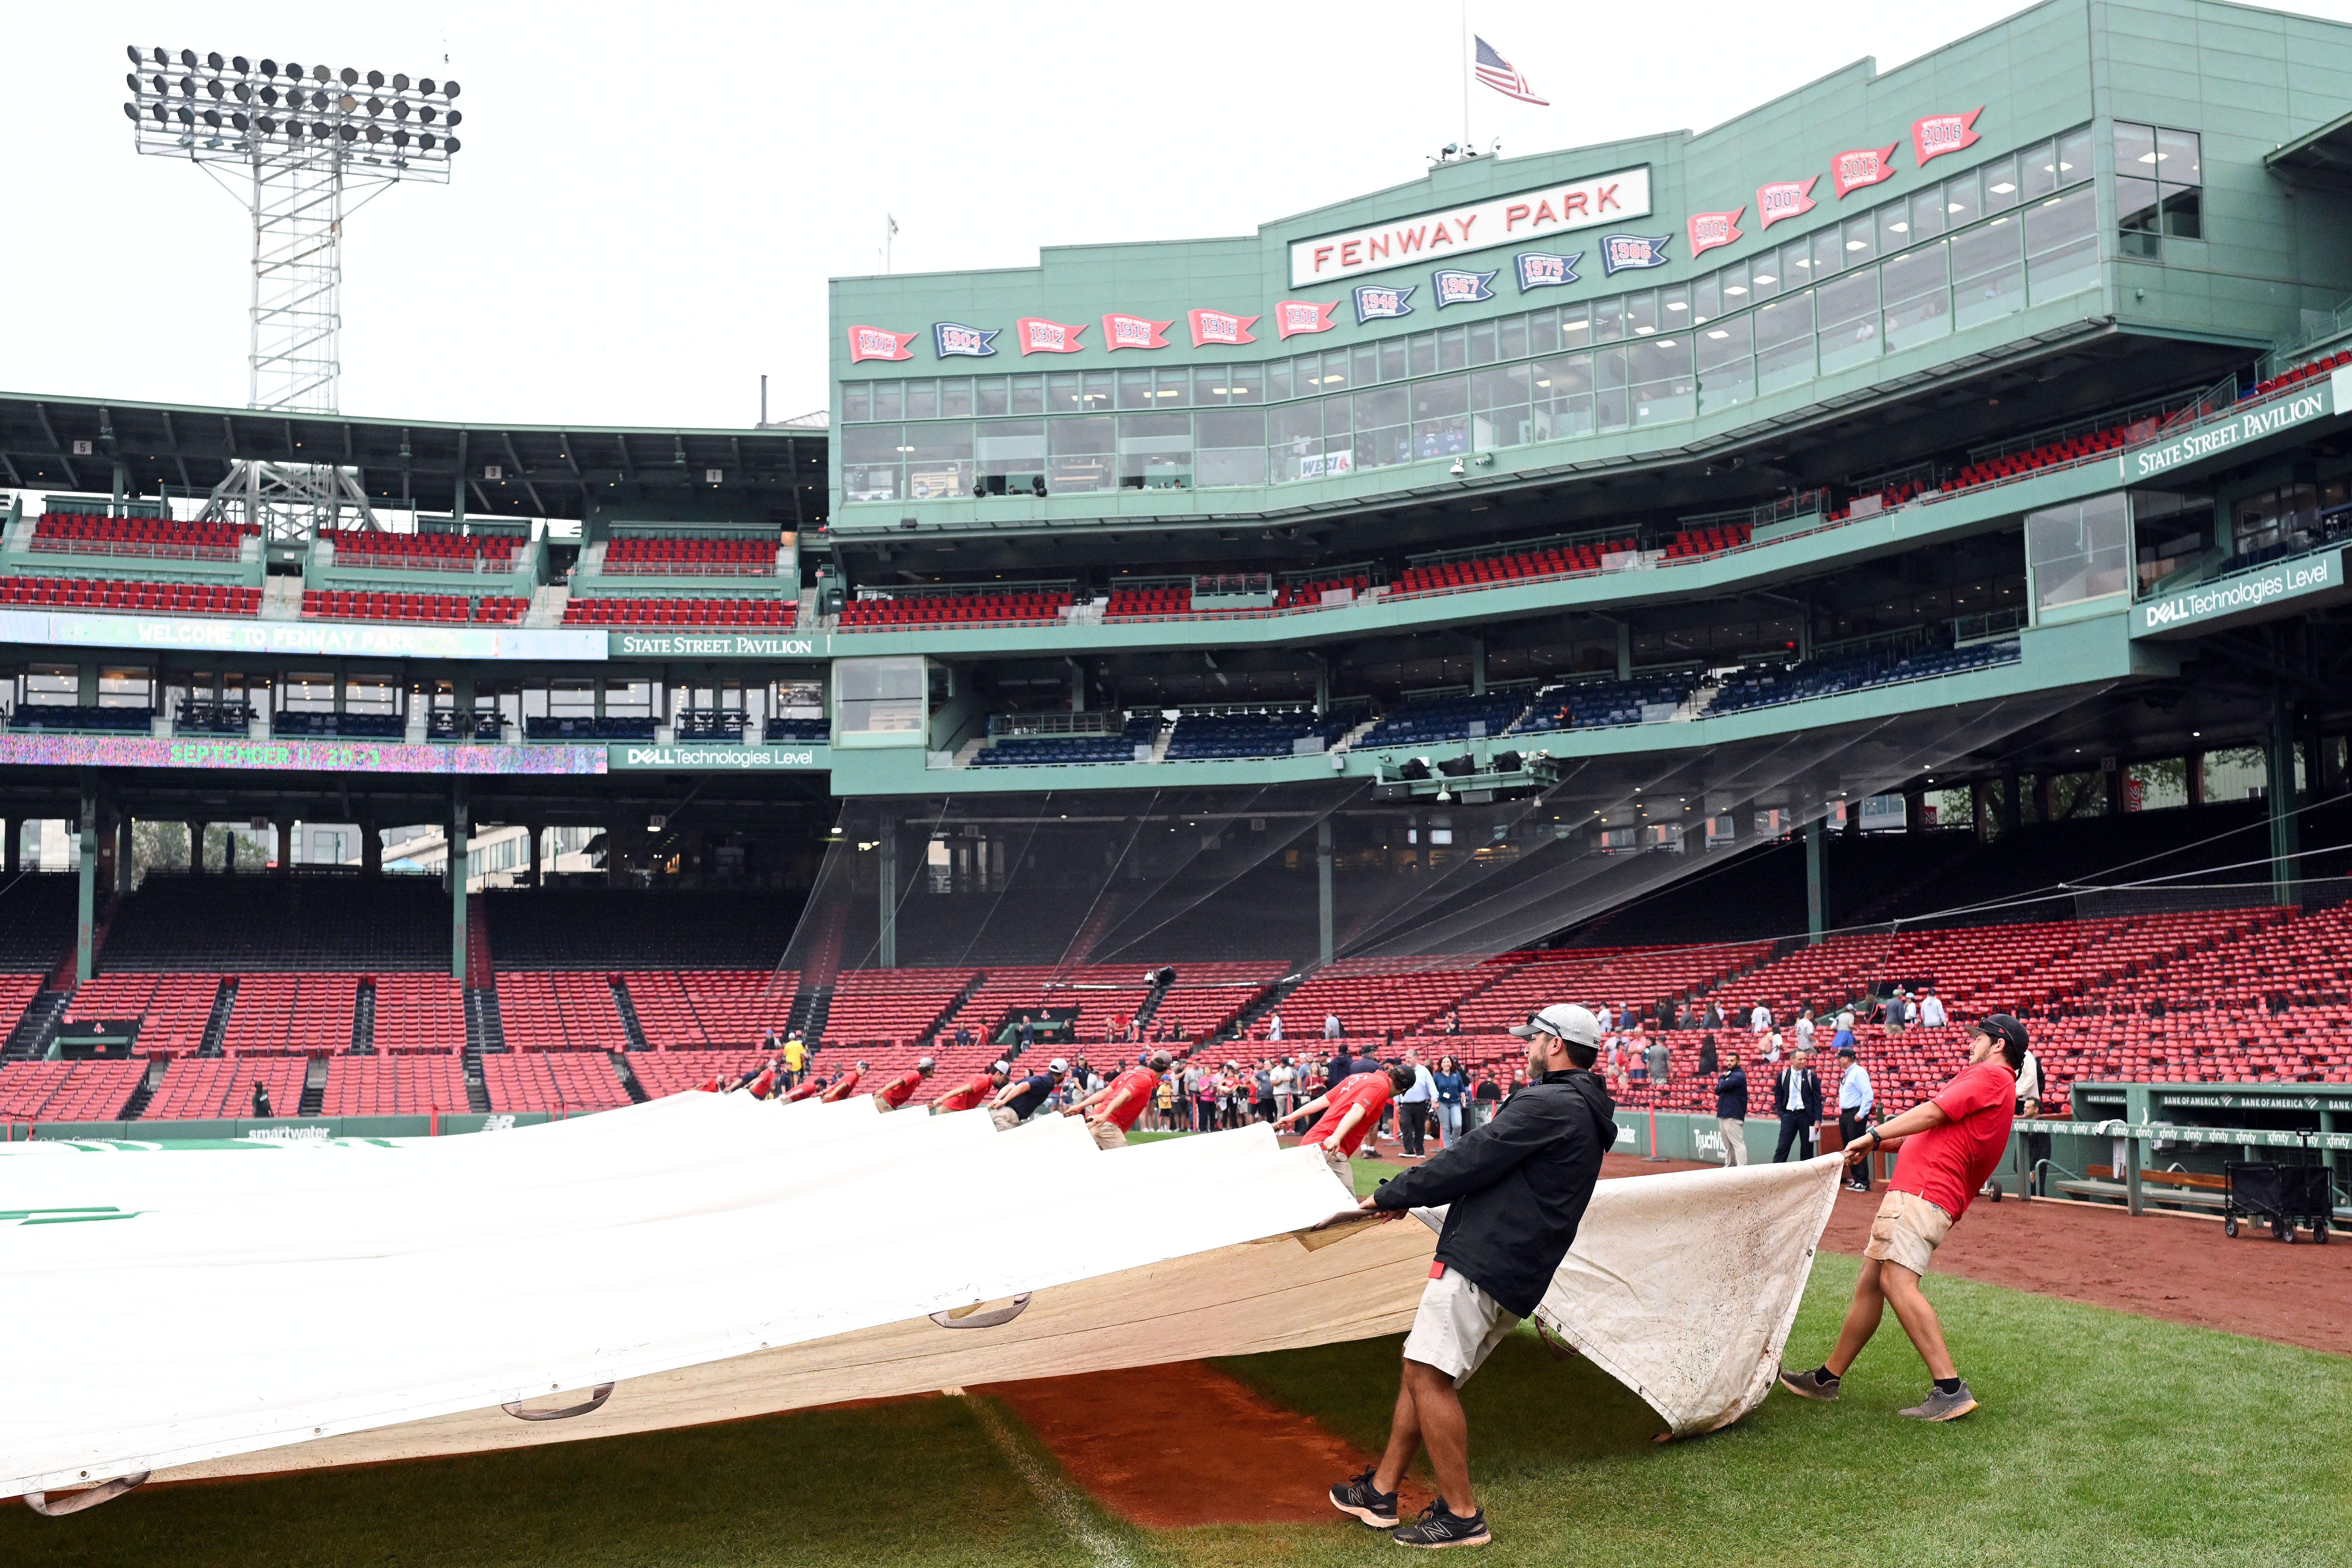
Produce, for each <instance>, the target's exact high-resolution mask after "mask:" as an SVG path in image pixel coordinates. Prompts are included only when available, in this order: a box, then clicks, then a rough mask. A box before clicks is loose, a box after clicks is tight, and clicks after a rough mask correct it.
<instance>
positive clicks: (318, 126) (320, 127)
mask: <svg viewBox="0 0 2352 1568" xmlns="http://www.w3.org/2000/svg"><path fill="white" fill-rule="evenodd" d="M334 133H335V128H334V127H333V126H331V125H330V124H328V123H327V122H326V121H323V120H314V121H311V122H310V134H311V135H313V136H315V137H317V138H318V139H319V140H320V141H321V142H324V141H326V140H328V139H329V138H330V137H331V136H333V135H334Z"/></svg>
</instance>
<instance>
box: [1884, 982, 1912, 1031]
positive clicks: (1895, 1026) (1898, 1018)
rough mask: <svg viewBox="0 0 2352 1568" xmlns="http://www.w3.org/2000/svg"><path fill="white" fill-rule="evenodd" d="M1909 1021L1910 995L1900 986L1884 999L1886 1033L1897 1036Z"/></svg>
mask: <svg viewBox="0 0 2352 1568" xmlns="http://www.w3.org/2000/svg"><path fill="white" fill-rule="evenodd" d="M1910 1019H1911V993H1909V992H1908V991H1906V990H1904V989H1903V987H1901V986H1900V985H1898V986H1896V987H1895V990H1894V992H1893V994H1890V995H1889V996H1888V997H1887V998H1886V1032H1887V1033H1888V1034H1890V1035H1899V1034H1901V1033H1902V1032H1903V1026H1904V1025H1905V1024H1906V1023H1908V1022H1910Z"/></svg>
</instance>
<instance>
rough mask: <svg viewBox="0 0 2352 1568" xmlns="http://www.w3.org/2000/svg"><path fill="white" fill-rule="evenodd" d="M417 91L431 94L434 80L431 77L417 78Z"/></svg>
mask: <svg viewBox="0 0 2352 1568" xmlns="http://www.w3.org/2000/svg"><path fill="white" fill-rule="evenodd" d="M416 90H417V91H419V92H431V91H432V90H433V79H432V78H431V77H429V76H427V77H419V78H417V79H416Z"/></svg>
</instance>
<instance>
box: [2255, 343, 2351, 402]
mask: <svg viewBox="0 0 2352 1568" xmlns="http://www.w3.org/2000/svg"><path fill="white" fill-rule="evenodd" d="M2345 364H2352V349H2338V350H2336V352H2335V353H2332V354H2327V355H2325V356H2323V357H2322V358H2319V359H2315V360H2311V361H2308V362H2306V363H2303V364H2299V365H2296V366H2294V368H2292V369H2289V370H2283V371H2281V372H2279V373H2278V374H2276V375H2274V376H2272V377H2271V378H2270V379H2269V380H2268V381H2264V382H2259V383H2257V384H2255V386H2254V390H2253V391H2252V392H2251V393H2249V394H2248V396H2251V397H2268V396H2269V395H2271V394H2272V393H2273V392H2284V391H2285V390H2286V389H2287V388H2289V387H2291V386H2300V385H2302V384H2304V383H2305V382H2306V381H2309V380H2310V379H2311V378H2312V377H2314V376H2317V375H2326V374H2327V373H2328V372H2330V371H2332V370H2334V369H2335V368H2336V366H2338V365H2345Z"/></svg>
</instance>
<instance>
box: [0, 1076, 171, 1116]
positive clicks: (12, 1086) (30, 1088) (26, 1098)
mask: <svg viewBox="0 0 2352 1568" xmlns="http://www.w3.org/2000/svg"><path fill="white" fill-rule="evenodd" d="M140 1065H141V1066H142V1068H143V1067H144V1066H145V1065H146V1064H145V1063H143V1062H142V1063H141V1064H140ZM87 1066H89V1063H87V1062H9V1063H7V1064H5V1066H0V1118H6V1119H8V1120H12V1121H31V1120H32V1119H33V1118H34V1117H36V1116H38V1115H39V1114H40V1113H41V1107H43V1106H45V1105H47V1103H48V1102H49V1096H51V1095H53V1094H55V1093H57V1091H58V1085H59V1084H61V1083H63V1082H65V1080H66V1075H67V1074H68V1073H70V1072H71V1071H73V1069H74V1068H77V1067H87ZM123 1098H124V1099H125V1100H128V1099H129V1098H130V1092H129V1091H128V1090H127V1089H126V1090H125V1091H124V1093H123Z"/></svg>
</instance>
